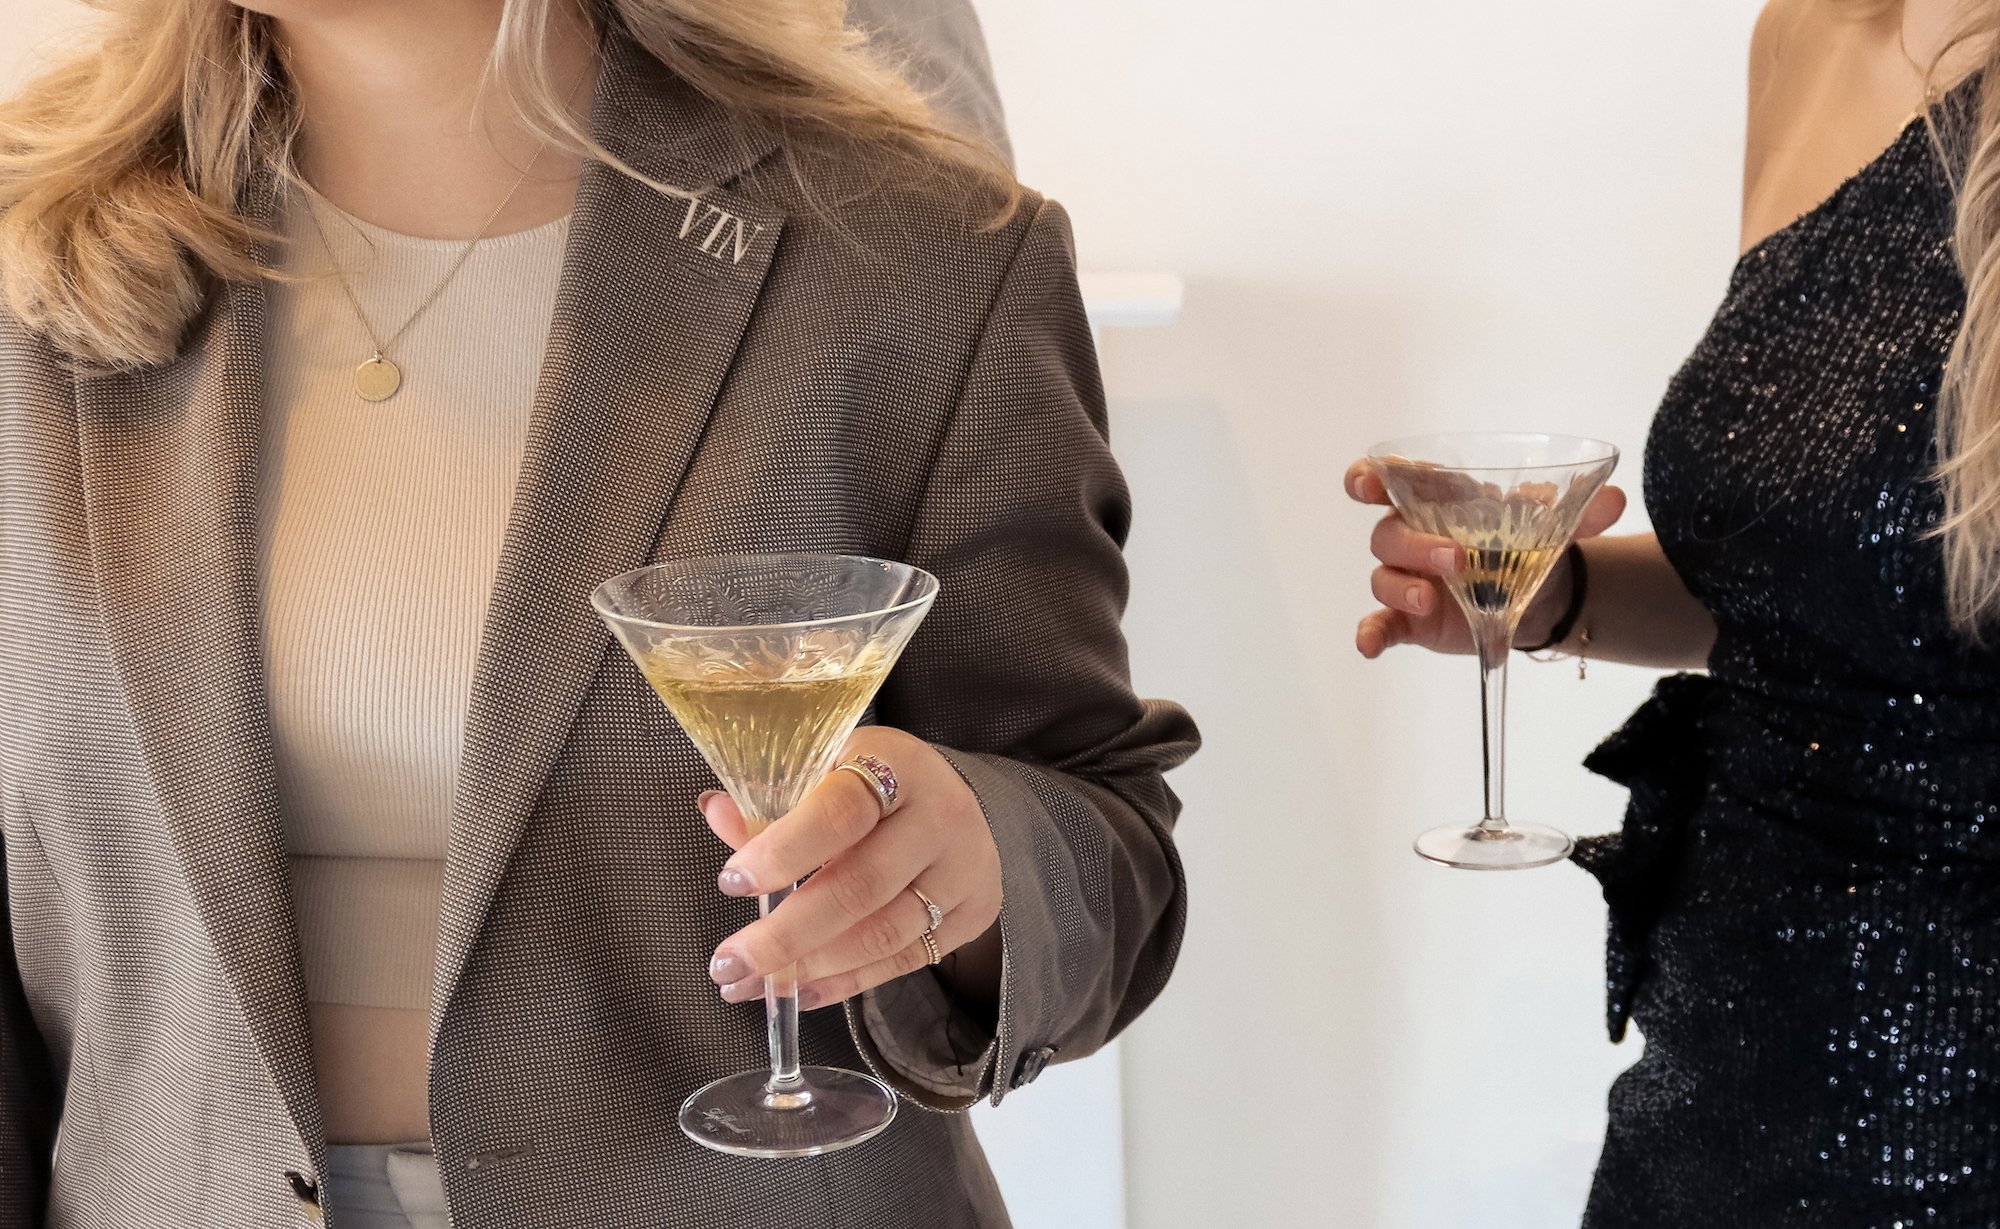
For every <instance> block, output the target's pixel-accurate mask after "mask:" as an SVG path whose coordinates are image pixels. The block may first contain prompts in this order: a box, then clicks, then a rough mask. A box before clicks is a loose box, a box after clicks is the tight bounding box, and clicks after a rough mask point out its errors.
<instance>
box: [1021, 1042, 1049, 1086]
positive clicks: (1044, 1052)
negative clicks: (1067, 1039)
mask: <svg viewBox="0 0 2000 1229" xmlns="http://www.w3.org/2000/svg"><path fill="white" fill-rule="evenodd" d="M1055 1056H1056V1048H1055V1047H1054V1046H1043V1047H1042V1048H1041V1049H1039V1050H1029V1051H1028V1052H1027V1053H1026V1054H1023V1055H1021V1061H1020V1063H1019V1064H1017V1065H1016V1066H1015V1068H1014V1087H1016V1088H1026V1087H1027V1086H1028V1085H1030V1084H1032V1083H1034V1082H1035V1077H1037V1076H1039V1075H1041V1073H1042V1069H1043V1068H1044V1067H1047V1066H1048V1065H1049V1060H1050V1059H1051V1058H1054V1057H1055Z"/></svg>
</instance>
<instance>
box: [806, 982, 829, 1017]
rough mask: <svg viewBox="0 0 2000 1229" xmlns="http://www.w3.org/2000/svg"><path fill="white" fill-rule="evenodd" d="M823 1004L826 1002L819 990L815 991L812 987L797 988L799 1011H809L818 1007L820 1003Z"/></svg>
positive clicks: (824, 996)
mask: <svg viewBox="0 0 2000 1229" xmlns="http://www.w3.org/2000/svg"><path fill="white" fill-rule="evenodd" d="M824 1002H826V995H825V994H823V993H821V992H820V991H819V990H817V989H815V988H814V987H812V986H800V987H799V1010H800V1011H811V1010H812V1009H813V1008H815V1007H817V1006H819V1005H820V1004H821V1003H824Z"/></svg>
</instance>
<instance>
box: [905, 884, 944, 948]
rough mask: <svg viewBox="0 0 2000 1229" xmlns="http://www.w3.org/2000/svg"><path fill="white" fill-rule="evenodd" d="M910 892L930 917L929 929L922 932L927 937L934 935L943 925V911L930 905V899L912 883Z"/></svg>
mask: <svg viewBox="0 0 2000 1229" xmlns="http://www.w3.org/2000/svg"><path fill="white" fill-rule="evenodd" d="M910 891H912V892H916V894H917V899H918V900H920V901H922V902H924V909H925V910H926V911H928V912H929V913H930V915H931V924H930V928H929V929H928V930H926V931H924V933H925V934H927V935H934V934H936V933H937V928H938V927H940V926H942V925H944V910H942V909H940V908H938V907H937V906H936V905H934V904H932V903H931V898H930V897H928V896H925V895H924V894H923V892H922V891H920V890H919V889H918V887H917V885H916V884H914V883H913V884H911V885H910ZM931 963H933V964H935V963H937V962H936V961H932V962H931Z"/></svg>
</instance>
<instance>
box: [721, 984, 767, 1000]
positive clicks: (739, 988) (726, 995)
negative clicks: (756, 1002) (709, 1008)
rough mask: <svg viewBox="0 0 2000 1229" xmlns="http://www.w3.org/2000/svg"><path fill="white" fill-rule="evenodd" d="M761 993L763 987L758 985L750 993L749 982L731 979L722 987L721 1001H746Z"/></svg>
mask: <svg viewBox="0 0 2000 1229" xmlns="http://www.w3.org/2000/svg"><path fill="white" fill-rule="evenodd" d="M763 993H764V988H763V987H762V986H758V987H757V988H756V993H755V994H753V993H751V987H750V983H749V982H740V981H733V982H730V983H729V984H728V985H726V986H724V987H723V988H722V1001H723V1002H725V1003H747V1002H749V1001H750V1000H751V999H753V998H756V997H757V996H758V995H761V994H763Z"/></svg>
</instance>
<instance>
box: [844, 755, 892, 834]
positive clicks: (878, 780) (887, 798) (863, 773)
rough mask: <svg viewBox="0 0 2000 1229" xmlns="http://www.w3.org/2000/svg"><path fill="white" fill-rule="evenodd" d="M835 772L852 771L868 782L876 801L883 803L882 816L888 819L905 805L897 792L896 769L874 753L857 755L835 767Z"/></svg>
mask: <svg viewBox="0 0 2000 1229" xmlns="http://www.w3.org/2000/svg"><path fill="white" fill-rule="evenodd" d="M834 771H835V772H851V773H853V774H854V775H855V776H857V777H860V778H861V779H862V780H863V781H866V782H868V788H869V789H872V790H874V791H875V799H876V801H878V802H880V803H881V804H882V818H883V819H887V818H889V817H890V816H891V815H894V814H895V813H896V808H897V807H899V806H901V805H903V804H902V800H901V799H900V798H899V797H898V796H897V794H896V770H895V769H893V768H891V767H889V766H888V765H887V764H885V763H883V762H882V761H881V760H879V759H877V758H876V757H874V756H872V755H857V756H855V757H854V758H853V759H851V760H848V761H846V762H845V763H843V764H841V765H840V767H838V768H836V769H834Z"/></svg>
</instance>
